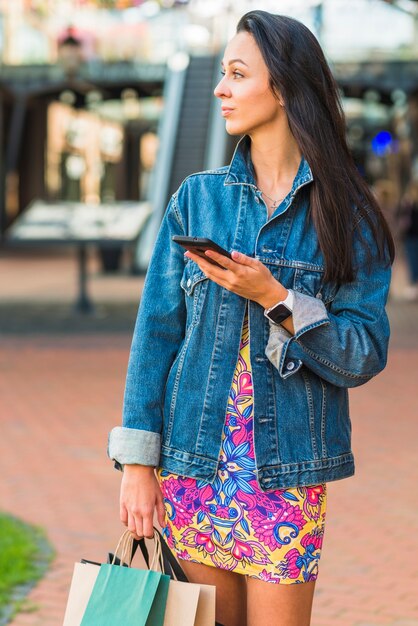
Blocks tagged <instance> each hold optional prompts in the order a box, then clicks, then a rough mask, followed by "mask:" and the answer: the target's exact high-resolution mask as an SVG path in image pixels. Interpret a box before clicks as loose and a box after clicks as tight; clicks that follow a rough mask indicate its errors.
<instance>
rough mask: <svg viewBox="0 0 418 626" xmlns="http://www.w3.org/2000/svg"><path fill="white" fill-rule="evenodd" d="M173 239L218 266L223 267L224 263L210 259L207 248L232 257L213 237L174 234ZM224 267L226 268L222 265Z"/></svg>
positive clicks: (229, 257)
mask: <svg viewBox="0 0 418 626" xmlns="http://www.w3.org/2000/svg"><path fill="white" fill-rule="evenodd" d="M172 239H173V241H175V243H178V244H180V246H183V248H185V249H186V250H190V252H193V253H194V254H198V255H199V256H201V257H202V258H204V259H206V261H209V263H212V264H213V265H217V266H218V267H222V265H220V264H219V263H217V262H216V261H215V260H214V259H210V258H209V257H208V256H206V254H205V250H214V252H219V254H223V255H224V256H226V257H228V259H232V257H231V255H230V254H229V252H228V251H227V250H224V249H223V248H221V246H218V244H217V243H215V242H214V241H212V239H206V237H181V236H180V235H173V237H172ZM222 269H225V268H224V267H222Z"/></svg>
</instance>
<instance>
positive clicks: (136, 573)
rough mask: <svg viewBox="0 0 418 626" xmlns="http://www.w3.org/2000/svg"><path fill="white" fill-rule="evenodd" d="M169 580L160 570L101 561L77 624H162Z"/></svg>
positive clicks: (82, 625)
mask: <svg viewBox="0 0 418 626" xmlns="http://www.w3.org/2000/svg"><path fill="white" fill-rule="evenodd" d="M169 581H170V578H169V576H167V575H166V574H162V573H161V572H154V571H150V570H141V569H136V568H131V567H121V566H119V565H111V564H108V563H105V564H103V565H101V566H100V570H99V574H98V576H97V579H96V582H95V583H94V587H93V590H92V592H91V595H90V599H89V601H88V604H87V608H86V610H85V613H84V615H83V619H82V620H81V624H80V626H115V625H116V624H120V625H121V626H122V625H123V626H164V613H165V607H166V602H167V595H168V585H169Z"/></svg>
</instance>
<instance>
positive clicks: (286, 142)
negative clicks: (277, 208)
mask: <svg viewBox="0 0 418 626" xmlns="http://www.w3.org/2000/svg"><path fill="white" fill-rule="evenodd" d="M280 131H281V132H278V133H274V134H273V133H271V130H269V131H267V132H265V133H262V132H259V133H254V134H250V138H251V160H252V164H253V167H254V172H255V177H256V182H257V186H258V187H259V189H261V190H262V191H263V192H265V193H267V194H268V195H271V196H272V197H275V196H274V194H276V196H277V194H279V195H280V193H284V190H286V189H287V187H289V190H290V188H291V186H292V183H293V180H294V178H295V176H296V174H297V171H298V168H299V164H300V160H301V157H302V155H301V152H300V150H299V146H298V145H297V143H296V140H295V138H294V137H293V135H292V133H291V132H290V129H289V127H288V126H287V127H286V128H282V129H280ZM289 190H288V191H289ZM284 195H286V194H284Z"/></svg>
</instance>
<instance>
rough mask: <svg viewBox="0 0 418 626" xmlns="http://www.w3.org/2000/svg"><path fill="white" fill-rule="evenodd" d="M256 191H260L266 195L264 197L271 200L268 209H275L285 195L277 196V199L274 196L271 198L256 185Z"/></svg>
mask: <svg viewBox="0 0 418 626" xmlns="http://www.w3.org/2000/svg"><path fill="white" fill-rule="evenodd" d="M257 189H258V191H261V193H262V195H263V196H266V198H268V199H269V200H271V201H272V203H273V204H272V205H271V206H270V209H273V211H274V210H275V209H277V207H278V206H279V204H280V202H281V201H282V200H284V199H285V198H286V196H283V198H277V200H275V199H274V198H272V197H271V196H269V195H268V194H267V193H266V192H265V191H263V190H262V189H260V188H259V187H257ZM286 195H287V194H286Z"/></svg>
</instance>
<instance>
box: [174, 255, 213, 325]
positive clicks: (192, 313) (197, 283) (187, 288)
mask: <svg viewBox="0 0 418 626" xmlns="http://www.w3.org/2000/svg"><path fill="white" fill-rule="evenodd" d="M208 282H209V279H208V278H207V277H206V276H205V275H204V273H203V272H202V270H201V269H200V268H199V267H198V266H197V265H196V263H194V262H193V261H188V262H187V264H186V266H185V268H184V272H183V276H182V277H181V281H180V286H181V288H182V289H183V291H184V294H185V299H186V309H187V325H188V326H190V325H193V326H194V325H196V324H198V322H199V320H200V313H201V311H202V306H203V301H204V299H205V294H206V290H207V287H208Z"/></svg>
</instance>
